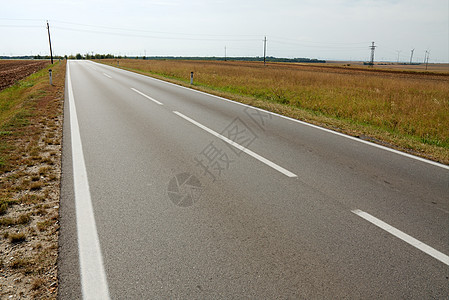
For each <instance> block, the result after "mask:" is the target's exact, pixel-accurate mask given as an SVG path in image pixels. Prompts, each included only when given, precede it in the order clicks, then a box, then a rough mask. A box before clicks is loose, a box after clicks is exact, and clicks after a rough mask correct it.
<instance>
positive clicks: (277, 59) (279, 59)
mask: <svg viewBox="0 0 449 300" xmlns="http://www.w3.org/2000/svg"><path fill="white" fill-rule="evenodd" d="M133 58H134V57H133ZM137 58H138V57H137ZM140 58H141V59H148V60H151V59H153V60H164V59H167V60H219V61H224V60H229V61H263V57H259V56H256V57H244V56H242V57H226V58H225V57H217V56H208V57H203V56H192V57H190V56H188V57H186V56H151V57H145V56H144V57H140ZM266 61H267V62H302V63H325V62H326V61H325V60H319V59H310V58H282V57H274V56H267V57H266Z"/></svg>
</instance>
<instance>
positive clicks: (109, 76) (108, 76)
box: [103, 73, 112, 78]
mask: <svg viewBox="0 0 449 300" xmlns="http://www.w3.org/2000/svg"><path fill="white" fill-rule="evenodd" d="M103 75H104V76H106V77H107V78H112V76H111V75H108V74H106V73H103Z"/></svg>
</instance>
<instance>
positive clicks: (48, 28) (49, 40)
mask: <svg viewBox="0 0 449 300" xmlns="http://www.w3.org/2000/svg"><path fill="white" fill-rule="evenodd" d="M47 31H48V43H49V44H50V58H51V63H52V64H53V52H52V51H51V39H50V25H48V20H47Z"/></svg>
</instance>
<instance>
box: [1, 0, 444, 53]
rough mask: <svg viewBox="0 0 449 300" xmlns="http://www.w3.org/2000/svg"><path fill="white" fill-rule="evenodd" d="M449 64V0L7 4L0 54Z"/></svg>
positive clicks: (19, 0) (41, 0)
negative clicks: (371, 59) (372, 49)
mask: <svg viewBox="0 0 449 300" xmlns="http://www.w3.org/2000/svg"><path fill="white" fill-rule="evenodd" d="M46 20H49V22H50V30H51V38H52V45H53V49H54V53H55V54H57V55H64V54H76V53H78V52H79V53H87V52H89V53H91V52H94V53H111V54H115V55H128V56H131V55H139V56H141V55H145V54H146V55H147V56H166V55H173V56H224V54H225V47H226V52H227V55H228V56H263V39H264V36H267V55H269V56H276V57H308V58H318V59H327V60H369V56H370V49H369V46H370V45H371V42H372V41H374V42H375V45H376V46H377V48H376V51H375V59H376V60H388V61H397V60H398V57H399V60H400V61H409V60H410V54H411V49H415V52H414V56H413V61H423V60H424V55H425V51H426V50H429V51H430V60H429V61H430V62H448V61H449V0H316V1H314V0H273V1H267V0H259V1H255V0H208V1H206V0H191V1H186V0H147V1H138V0H121V1H118V0H14V1H12V0H11V1H8V0H2V4H1V6H0V55H30V54H33V55H36V54H41V55H46V54H48V53H49V50H48V37H47V31H46V24H45V21H46Z"/></svg>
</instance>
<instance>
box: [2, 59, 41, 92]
mask: <svg viewBox="0 0 449 300" xmlns="http://www.w3.org/2000/svg"><path fill="white" fill-rule="evenodd" d="M48 64H49V62H48V61H47V60H0V91H1V90H4V89H5V88H7V87H8V86H11V85H13V84H14V83H16V82H17V81H19V80H21V79H23V78H25V77H27V76H29V75H31V74H33V73H34V72H37V71H39V70H40V69H42V68H44V67H45V66H47V65H48Z"/></svg>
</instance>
